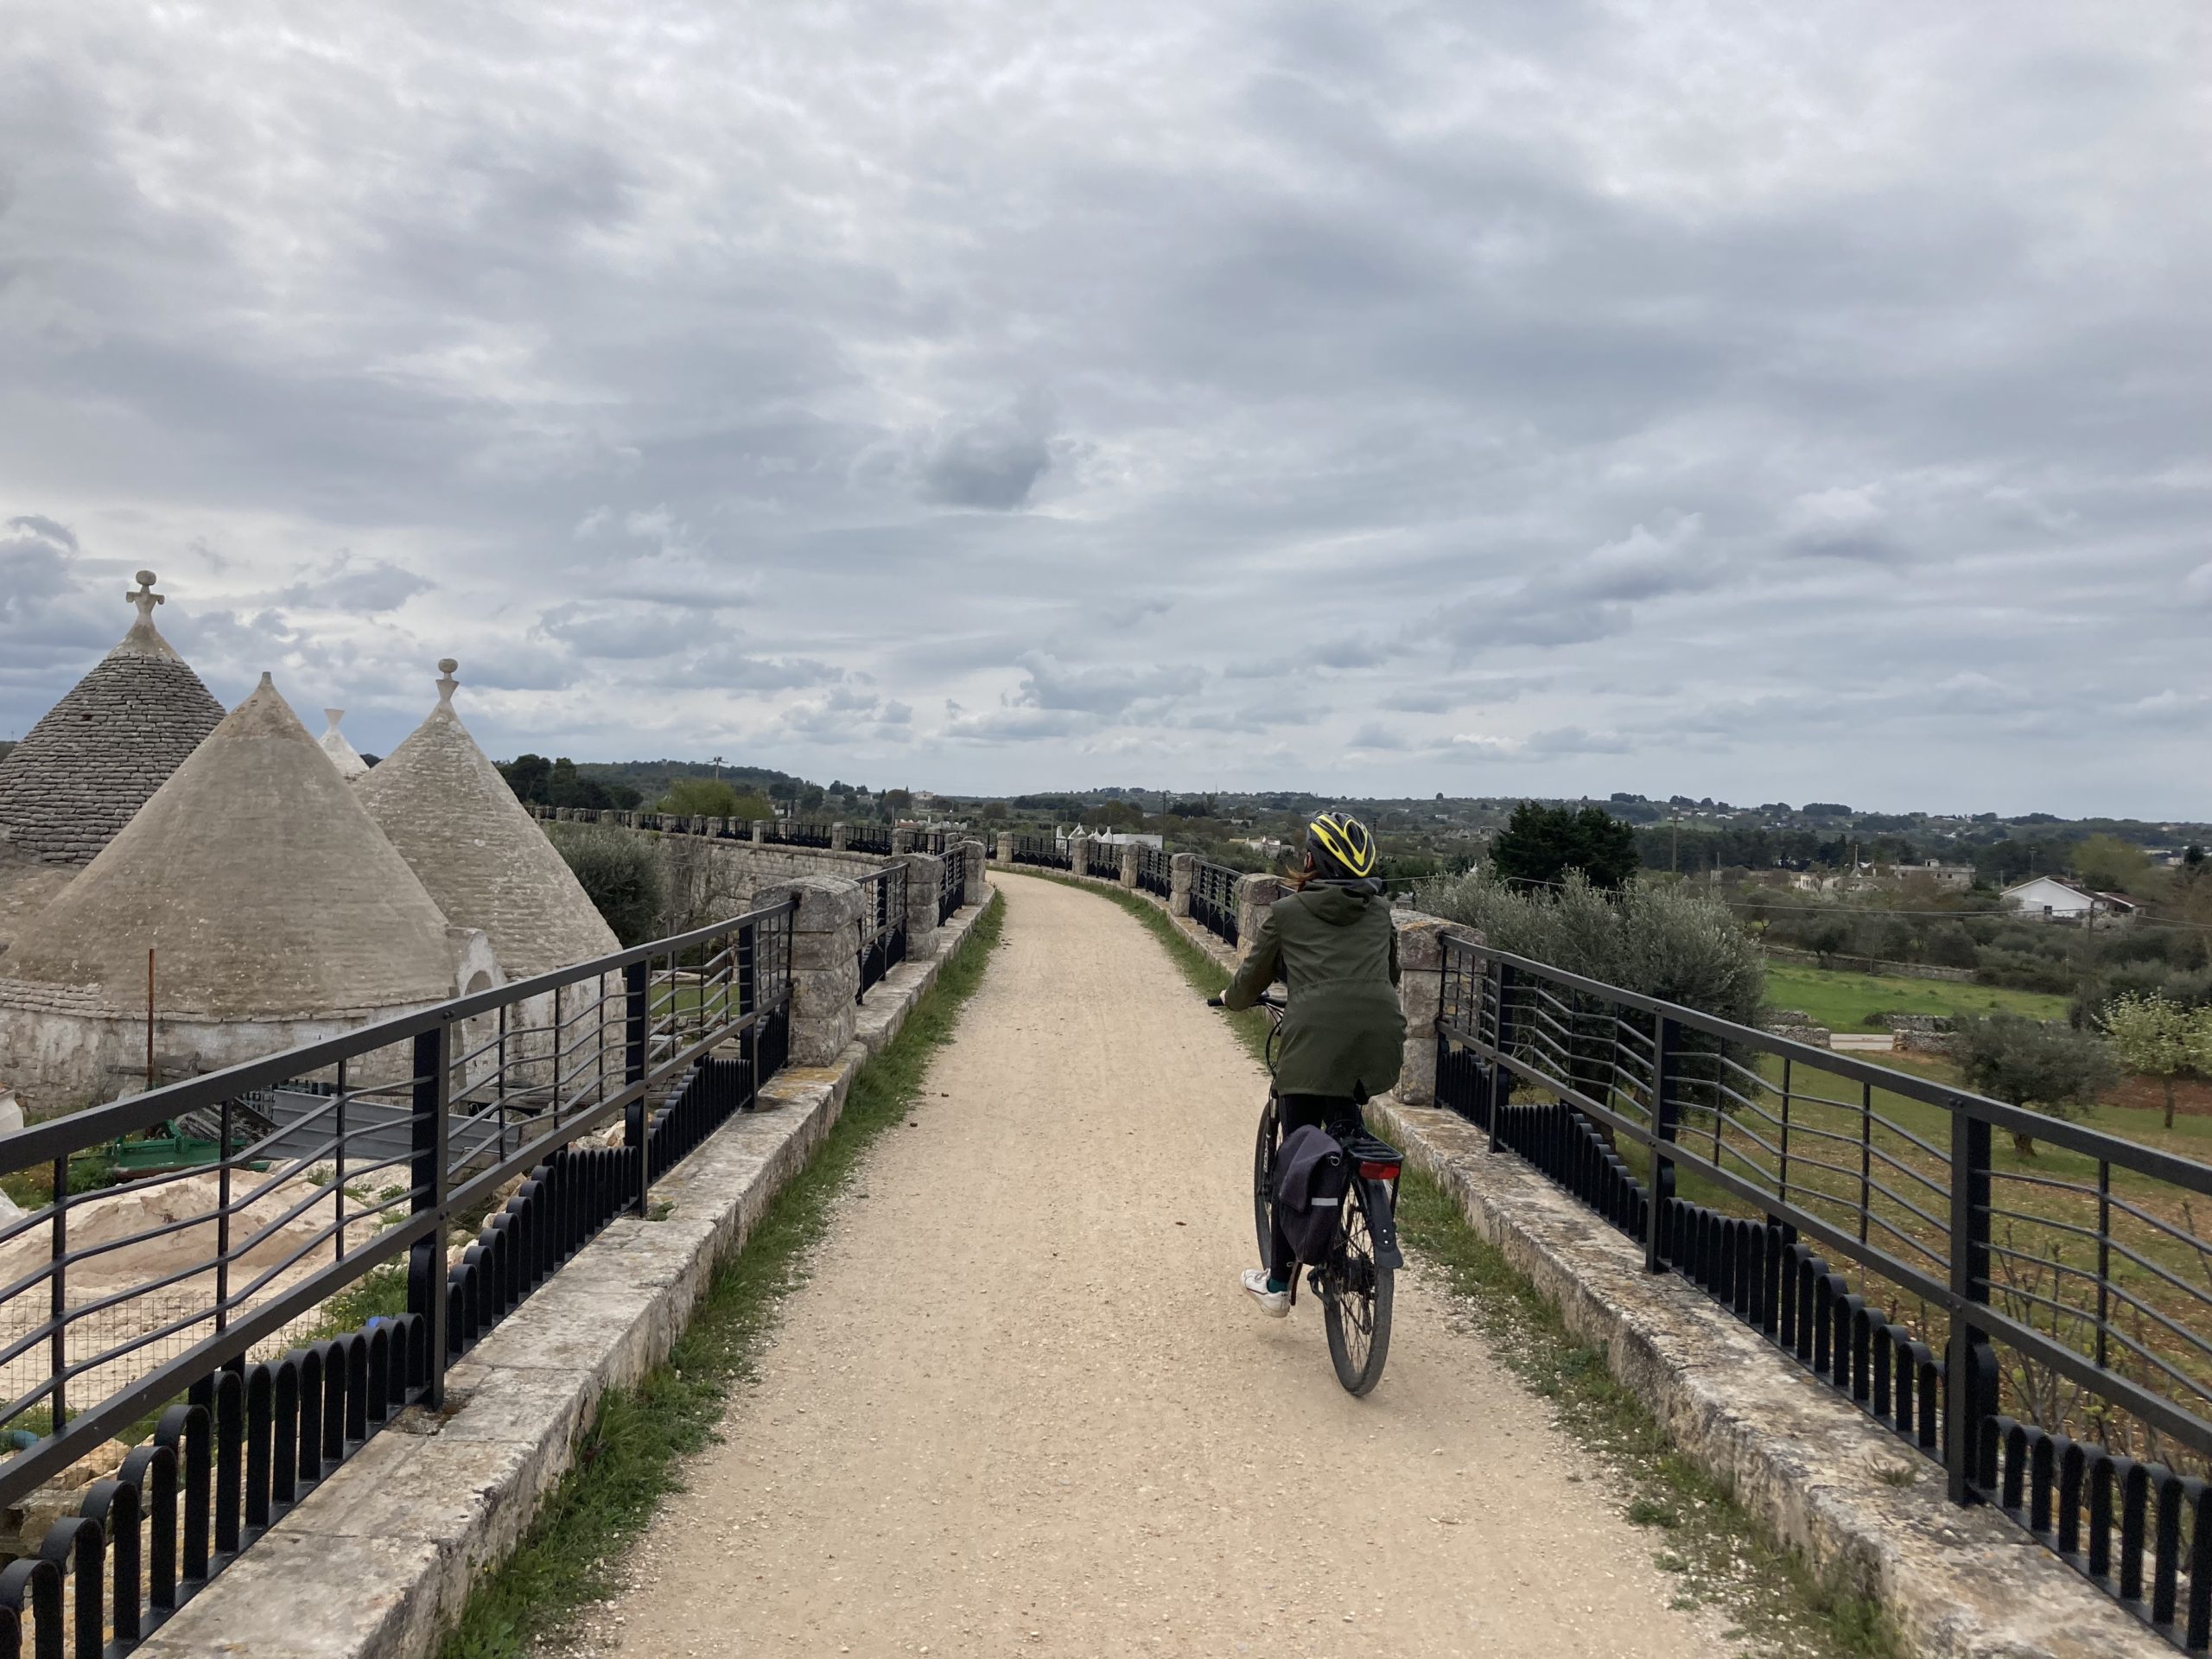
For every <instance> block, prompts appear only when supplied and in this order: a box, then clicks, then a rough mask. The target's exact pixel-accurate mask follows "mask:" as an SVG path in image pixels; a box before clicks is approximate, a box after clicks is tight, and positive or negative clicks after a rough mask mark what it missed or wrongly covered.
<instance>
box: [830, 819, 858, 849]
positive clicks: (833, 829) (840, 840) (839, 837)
mask: <svg viewBox="0 0 2212 1659" xmlns="http://www.w3.org/2000/svg"><path fill="white" fill-rule="evenodd" d="M852 844H853V827H852V825H850V824H849V823H833V824H831V825H830V826H829V850H830V851H831V852H833V853H842V852H843V851H844V850H845V849H846V848H848V847H849V846H851V845H852Z"/></svg>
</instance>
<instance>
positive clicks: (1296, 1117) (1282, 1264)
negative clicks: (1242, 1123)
mask: <svg viewBox="0 0 2212 1659" xmlns="http://www.w3.org/2000/svg"><path fill="white" fill-rule="evenodd" d="M1275 1104H1276V1107H1277V1109H1278V1115H1279V1116H1280V1118H1281V1125H1280V1132H1279V1134H1278V1135H1277V1137H1276V1141H1275V1145H1276V1146H1277V1147H1281V1145H1282V1143H1283V1142H1284V1141H1287V1140H1289V1139H1290V1134H1291V1131H1292V1130H1293V1129H1296V1128H1303V1127H1304V1126H1305V1125H1306V1124H1308V1123H1312V1124H1315V1125H1318V1126H1319V1128H1331V1127H1332V1126H1334V1125H1338V1124H1355V1123H1357V1122H1359V1103H1358V1102H1357V1101H1356V1100H1353V1099H1351V1098H1350V1097H1348V1096H1343V1095H1278V1096H1276V1097H1275ZM1297 1270H1298V1252H1297V1251H1295V1250H1294V1249H1291V1248H1290V1242H1289V1241H1288V1240H1287V1239H1286V1238H1284V1237H1283V1236H1282V1222H1281V1218H1280V1217H1278V1216H1277V1215H1276V1214H1275V1207H1274V1205H1273V1204H1272V1203H1270V1204H1269V1205H1268V1277H1269V1278H1270V1279H1273V1280H1274V1281H1276V1282H1277V1283H1279V1284H1285V1285H1287V1284H1288V1283H1289V1282H1290V1275H1291V1274H1294V1273H1295V1272H1296V1271H1297Z"/></svg>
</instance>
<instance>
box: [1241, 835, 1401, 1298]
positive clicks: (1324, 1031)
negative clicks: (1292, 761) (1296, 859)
mask: <svg viewBox="0 0 2212 1659" xmlns="http://www.w3.org/2000/svg"><path fill="white" fill-rule="evenodd" d="M1375 869H1376V851H1375V837H1374V836H1371V835H1370V834H1369V833H1368V829H1367V826H1366V825H1365V824H1363V823H1361V822H1360V821H1359V820H1358V819H1357V818H1355V817H1352V816H1351V814H1349V813H1345V812H1324V813H1322V814H1321V816H1320V817H1317V818H1315V819H1314V820H1313V823H1310V824H1308V825H1307V826H1306V863H1305V868H1304V869H1302V870H1301V871H1300V873H1299V874H1296V875H1294V876H1293V877H1292V878H1291V886H1292V888H1293V891H1292V892H1290V893H1287V894H1286V895H1285V896H1283V897H1282V898H1281V899H1276V900H1275V902H1274V904H1273V905H1271V906H1268V913H1267V914H1266V915H1265V916H1263V917H1262V918H1260V926H1259V931H1258V932H1257V933H1256V934H1255V935H1254V937H1253V939H1252V947H1251V950H1250V951H1249V954H1248V955H1247V956H1246V957H1245V958H1244V961H1243V964H1242V965H1241V966H1240V967H1239V968H1238V969H1237V970H1236V978H1235V979H1234V980H1233V981H1231V982H1230V987H1229V988H1228V989H1227V990H1226V991H1224V993H1223V994H1222V999H1221V1000H1222V1004H1223V1006H1224V1007H1230V1008H1249V1007H1252V1006H1253V1005H1254V1004H1255V1003H1256V1002H1257V1001H1259V1000H1260V997H1261V995H1262V994H1263V993H1264V992H1265V991H1266V990H1267V988H1268V986H1270V985H1272V984H1273V983H1274V982H1275V980H1276V979H1278V978H1281V980H1282V981H1283V982H1284V985H1285V986H1286V988H1287V1001H1288V1003H1289V1007H1288V1010H1287V1012H1286V1013H1285V1014H1284V1015H1283V1020H1282V1031H1281V1037H1280V1039H1279V1041H1278V1044H1277V1046H1276V1049H1275V1071H1274V1085H1275V1094H1276V1098H1277V1100H1278V1101H1279V1102H1280V1103H1281V1125H1282V1131H1281V1132H1282V1134H1283V1135H1284V1136H1285V1137H1286V1138H1287V1137H1288V1135H1290V1132H1291V1131H1292V1130H1293V1129H1295V1128H1299V1127H1300V1125H1301V1124H1306V1123H1313V1124H1318V1125H1319V1126H1320V1127H1321V1128H1329V1127H1330V1126H1332V1125H1333V1124H1340V1123H1344V1122H1348V1121H1349V1122H1357V1119H1358V1116H1359V1108H1360V1106H1361V1104H1362V1103H1364V1102H1366V1101H1367V1100H1369V1099H1370V1098H1372V1097H1373V1096H1376V1095H1379V1094H1381V1093H1382V1092H1383V1090H1386V1089H1389V1088H1391V1087H1393V1086H1394V1085H1395V1084H1396V1083H1397V1081H1398V1065H1399V1062H1400V1059H1401V1058H1402V1055H1403V1052H1404V1049H1405V1040H1406V1019H1405V1014H1404V1012H1403V1010H1402V1008H1401V1007H1399V1004H1398V990H1397V985H1398V931H1397V929H1396V927H1395V925H1393V924H1392V922H1391V920H1390V906H1389V900H1388V899H1385V898H1384V897H1383V882H1382V880H1381V878H1379V877H1378V876H1377V875H1376V874H1375ZM1297 1269H1298V1260H1297V1256H1296V1254H1295V1253H1294V1251H1293V1250H1292V1249H1291V1247H1290V1245H1289V1243H1288V1242H1287V1241H1286V1240H1285V1239H1284V1237H1283V1234H1282V1227H1281V1224H1280V1223H1277V1224H1275V1225H1274V1238H1273V1242H1272V1243H1271V1245H1270V1247H1269V1249H1268V1262H1267V1263H1266V1264H1265V1265H1264V1266H1262V1267H1257V1268H1248V1269H1246V1271H1245V1274H1244V1288H1245V1289H1246V1290H1248V1291H1249V1292H1250V1293H1251V1294H1252V1297H1253V1300H1255V1301H1256V1302H1258V1303H1259V1305H1260V1309H1261V1311H1262V1313H1266V1314H1268V1316H1270V1317H1271V1318H1274V1319H1281V1318H1282V1317H1283V1316H1284V1315H1285V1314H1287V1313H1289V1312H1290V1276H1291V1274H1294V1272H1296V1271H1297Z"/></svg>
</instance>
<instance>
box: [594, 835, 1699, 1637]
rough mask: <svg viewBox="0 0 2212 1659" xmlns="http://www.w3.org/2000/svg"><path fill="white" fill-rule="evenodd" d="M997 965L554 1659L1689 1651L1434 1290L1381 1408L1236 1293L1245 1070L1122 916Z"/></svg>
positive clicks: (1315, 1330) (1103, 912)
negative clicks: (664, 1501)
mask: <svg viewBox="0 0 2212 1659" xmlns="http://www.w3.org/2000/svg"><path fill="white" fill-rule="evenodd" d="M999 886H1000V887H1001V888H1002V889H1003V890H1004V891H1005V893H1006V896H1007V935H1006V944H1005V945H1004V946H1003V948H1002V949H1001V951H1000V953H999V955H998V957H997V959H996V960H995V963H994V964H993V966H992V968H991V969H990V972H989V973H988V976H986V978H985V982H984V984H983V986H982V989H981V990H980V991H979V992H978V994H977V995H976V999H975V1001H973V1002H972V1003H971V1004H970V1005H969V1010H968V1013H967V1014H966V1016H965V1018H964V1020H963V1024H962V1026H961V1027H960V1031H959V1033H958V1035H957V1038H956V1039H955V1040H954V1042H953V1043H952V1044H951V1045H950V1046H949V1047H947V1048H946V1049H945V1050H944V1052H943V1053H942V1054H941V1055H940V1056H939V1058H938V1062H937V1065H936V1067H935V1070H934V1071H933V1073H932V1075H931V1079H930V1083H929V1085H928V1089H929V1094H928V1097H927V1098H925V1100H924V1102H923V1103H922V1104H921V1106H920V1107H919V1108H918V1110H917V1111H916V1113H915V1115H914V1121H913V1123H912V1125H911V1126H910V1127H907V1128H900V1129H898V1130H895V1131H893V1132H892V1133H891V1134H890V1135H888V1136H887V1138H886V1139H885V1140H884V1141H881V1142H880V1143H879V1144H878V1146H877V1147H875V1149H874V1152H873V1153H872V1154H871V1156H870V1157H869V1159H868V1162H867V1164H866V1165H865V1166H864V1168H863V1170H862V1172H861V1176H860V1178H859V1179H858V1180H857V1181H856V1183H855V1185H854V1187H853V1188H852V1190H851V1191H850V1192H848V1193H847V1194H846V1196H845V1197H844V1198H843V1199H842V1200H841V1203H840V1208H839V1211H838V1215H837V1217H836V1222H835V1224H834V1226H833V1228H832V1230H831V1234H830V1237H829V1242H828V1243H826V1245H825V1246H824V1248H823V1249H822V1251H821V1253H820V1255H819V1258H818V1259H817V1262H815V1264H814V1270H813V1275H812V1277H811V1279H810V1281H809V1282H808V1283H807V1284H806V1285H805V1286H804V1287H803V1288H801V1289H800V1290H799V1291H798V1292H797V1293H795V1294H793V1295H792V1297H791V1299H790V1300H789V1302H788V1303H787V1305H786V1306H785V1311H784V1319H783V1324H782V1329H781V1332H780V1334H779V1338H778V1339H777V1341H776V1342H775V1344H774V1345H773V1347H772V1349H771V1350H770V1351H768V1353H767V1354H766V1356H765V1357H764V1359H763V1363H762V1367H761V1376H760V1381H759V1382H758V1383H757V1384H754V1385H753V1386H751V1387H748V1388H747V1389H742V1390H741V1391H740V1393H739V1394H738V1395H736V1396H735V1397H734V1399H733V1401H732V1402H731V1408H730V1413H729V1416H728V1422H727V1425H726V1431H725V1433H726V1438H725V1440H724V1442H723V1443H722V1444H721V1445H720V1446H716V1447H715V1448H714V1449H712V1450H711V1451H709V1452H707V1453H705V1454H704V1455H702V1457H701V1458H700V1459H699V1460H698V1462H697V1464H696V1465H695V1467H694V1468H693V1469H692V1471H690V1477H689V1484H690V1491H688V1492H687V1493H685V1494H683V1496H681V1497H677V1498H675V1499H674V1500H672V1501H671V1503H670V1505H669V1507H668V1510H667V1511H666V1513H665V1514H664V1516H663V1518H662V1519H661V1520H660V1521H659V1522H658V1524H657V1525H656V1526H655V1528H654V1529H653V1531H652V1535H651V1536H650V1538H649V1539H648V1540H647V1541H646V1542H645V1545H644V1546H643V1547H642V1548H641V1549H640V1550H639V1554H638V1555H637V1557H636V1559H635V1560H633V1561H632V1564H631V1567H630V1568H629V1570H628V1572H629V1582H630V1588H629V1589H628V1590H627V1591H626V1592H625V1593H624V1594H623V1595H622V1596H621V1597H620V1598H618V1599H616V1600H615V1601H613V1603H611V1604H608V1605H606V1606H604V1607H602V1608H601V1609H598V1610H596V1611H595V1612H594V1615H593V1616H592V1618H590V1619H589V1620H588V1624H587V1625H586V1626H585V1628H584V1629H582V1630H580V1631H578V1632H576V1633H575V1635H574V1636H573V1637H571V1644H572V1645H571V1647H570V1650H571V1651H582V1652H586V1653H618V1652H619V1653H620V1654H623V1655H626V1656H636V1659H665V1656H671V1655H686V1654H711V1655H717V1656H719V1655H755V1654H836V1653H848V1652H849V1653H855V1654H867V1655H875V1654H903V1653H937V1654H947V1655H969V1654H981V1655H1000V1654H1022V1655H1038V1654H1050V1655H1065V1656H1078V1655H1080V1656H1090V1655H1128V1654H1146V1655H1153V1654H1209V1655H1211V1654H1236V1653H1252V1654H1264V1655H1269V1656H1277V1655H1300V1656H1303V1655H1340V1654H1341V1655H1358V1656H1363V1659H1396V1656H1409V1655H1442V1654H1468V1655H1475V1654H1482V1655H1495V1654H1514V1655H1576V1656H1580V1655H1591V1654H1601V1655H1606V1656H1615V1655H1630V1654H1633V1655H1654V1656H1666V1655H1677V1654H1679V1655H1684V1656H1688V1655H1691V1654H1700V1655H1710V1654H1712V1653H1713V1652H1715V1651H1718V1650H1721V1649H1724V1648H1726V1647H1727V1646H1731V1645H1732V1644H1730V1643H1722V1642H1719V1641H1718V1640H1716V1636H1717V1627H1716V1626H1715V1625H1714V1624H1713V1620H1712V1618H1711V1616H1710V1615H1706V1614H1698V1613H1686V1612H1678V1611H1670V1610H1669V1600H1670V1599H1671V1598H1672V1596H1673V1594H1674V1580H1672V1579H1671V1578H1670V1577H1669V1575H1668V1574H1667V1573H1662V1572H1661V1571H1660V1570H1659V1569H1658V1568H1657V1567H1655V1566H1654V1565H1653V1564H1652V1554H1653V1549H1654V1547H1655V1543H1656V1535H1653V1534H1650V1533H1648V1532H1642V1531H1639V1530H1637V1529H1635V1528H1632V1527H1630V1526H1629V1525H1628V1524H1627V1522H1624V1520H1622V1519H1621V1518H1620V1516H1618V1514H1617V1513H1616V1512H1615V1511H1614V1510H1612V1509H1611V1507H1609V1505H1608V1504H1607V1503H1606V1501H1605V1495H1604V1489H1603V1486H1602V1484H1600V1480H1599V1478H1598V1477H1597V1476H1596V1475H1595V1473H1594V1471H1593V1472H1592V1477H1591V1478H1589V1479H1587V1480H1584V1479H1580V1478H1578V1474H1577V1471H1578V1470H1579V1469H1580V1467H1581V1465H1580V1462H1579V1460H1578V1459H1577V1457H1576V1454H1575V1452H1574V1450H1573V1447H1572V1446H1570V1445H1569V1444H1568V1443H1567V1441H1566V1440H1564V1439H1563V1438H1562V1437H1561V1436H1560V1434H1559V1433H1558V1432H1557V1431H1556V1430H1555V1429H1554V1428H1553V1427H1551V1425H1550V1423H1549V1421H1548V1414H1547V1411H1546V1408H1545V1407H1544V1406H1543V1404H1542V1402H1539V1401H1537V1400H1535V1398H1533V1397H1532V1396H1530V1395H1528V1394H1527V1393H1525V1392H1524V1391H1522V1389H1520V1388H1519V1387H1518V1386H1517V1385H1516V1383H1514V1382H1513V1381H1512V1380H1511V1378H1510V1376H1508V1375H1507V1374H1506V1373H1505V1372H1504V1371H1503V1369H1502V1368H1501V1367H1500V1366H1499V1365H1498V1364H1497V1362H1496V1361H1495V1360H1494V1359H1493V1358H1492V1357H1491V1354H1490V1353H1489V1352H1488V1351H1486V1350H1485V1348H1484V1346H1483V1344H1482V1343H1481V1341H1480V1340H1479V1338H1477V1337H1476V1336H1474V1335H1472V1334H1471V1333H1469V1332H1466V1331H1465V1330H1464V1329H1459V1328H1454V1325H1453V1321H1452V1319H1451V1317H1450V1309H1449V1307H1448V1306H1447V1305H1446V1301H1445V1300H1444V1299H1443V1297H1442V1296H1441V1295H1440V1294H1438V1292H1437V1291H1436V1290H1435V1289H1434V1287H1433V1286H1432V1285H1429V1284H1426V1283H1424V1282H1422V1275H1420V1274H1409V1275H1404V1277H1405V1278H1406V1279H1408V1280H1409V1281H1410V1282H1406V1283H1403V1284H1402V1287H1401V1289H1400V1293H1399V1299H1398V1306H1397V1319H1396V1337H1395V1342H1394V1344H1393V1346H1392V1349H1391V1353H1390V1362H1389V1371H1388V1373H1387V1374H1386V1375H1385V1376H1384V1378H1383V1383H1382V1386H1381V1387H1380V1388H1379V1389H1377V1390H1376V1392H1375V1394H1374V1395H1371V1396H1370V1398H1368V1399H1366V1400H1364V1401H1355V1400H1352V1399H1351V1398H1349V1397H1348V1396H1347V1395H1345V1394H1344V1392H1343V1391H1342V1390H1341V1389H1339V1388H1338V1386H1337V1383H1336V1378H1335V1375H1334V1373H1333V1372H1332V1370H1331V1369H1330V1365H1329V1357H1328V1351H1327V1346H1326V1344H1325V1338H1324V1337H1323V1335H1322V1331H1321V1323H1320V1318H1319V1310H1318V1308H1316V1307H1315V1306H1314V1305H1313V1303H1312V1302H1311V1301H1309V1300H1304V1299H1301V1300H1300V1303H1299V1306H1298V1308H1297V1310H1296V1312H1295V1313H1293V1315H1292V1316H1291V1318H1290V1319H1288V1320H1287V1321H1284V1322H1282V1323H1280V1324H1278V1323H1274V1322H1272V1321H1269V1320H1267V1319H1262V1317H1260V1316H1259V1314H1258V1313H1255V1311H1254V1310H1253V1309H1252V1308H1250V1307H1249V1306H1247V1305H1246V1302H1245V1298H1244V1296H1243V1293H1242V1292H1241V1291H1240V1290H1239V1289H1238V1288H1237V1287H1236V1274H1237V1271H1238V1269H1240V1268H1243V1267H1244V1266H1245V1265H1247V1264H1248V1263H1249V1262H1250V1261H1251V1260H1252V1256H1253V1241H1252V1224H1251V1210H1250V1201H1249V1160H1250V1147H1251V1134H1252V1128H1253V1126H1254V1123H1255V1120H1256V1117H1257V1115H1258V1111H1259V1107H1260V1103H1261V1101H1262V1098H1263V1096H1264V1092H1265V1090H1264V1082H1263V1077H1262V1072H1261V1071H1260V1069H1259V1068H1258V1067H1257V1066H1256V1065H1255V1064H1254V1063H1253V1061H1252V1060H1251V1058H1249V1056H1248V1055H1247V1054H1246V1053H1245V1052H1243V1049H1242V1048H1241V1047H1240V1046H1238V1044H1237V1042H1236V1039H1235V1038H1234V1037H1233V1036H1232V1035H1231V1034H1230V1032H1229V1030H1228V1028H1227V1027H1225V1026H1224V1024H1223V1023H1222V1021H1221V1020H1219V1019H1218V1017H1217V1016H1216V1015H1214V1014H1210V1013H1209V1012H1208V1011H1207V1010H1206V1009H1205V1007H1204V1006H1203V1004H1202V1003H1201V1001H1200V1000H1199V999H1198V996H1197V995H1194V994H1193V993H1192V992H1191V990H1190V989H1189V988H1188V986H1187V985H1186V984H1185V982H1184V980H1183V978H1182V976H1181V975H1180V974H1179V973H1178V972H1176V971H1175V970H1174V969H1173V966H1172V965H1171V964H1170V963H1168V962H1167V961H1166V959H1165V957H1164V955H1163V953H1162V951H1161V950H1160V945H1159V944H1158V942H1157V941H1155V940H1154V939H1153V938H1150V937H1148V936H1147V933H1146V932H1145V931H1144V930H1143V929H1142V928H1141V926H1140V925H1138V924H1137V923H1136V921H1135V920H1134V919H1133V918H1130V917H1128V916H1127V915H1125V914H1123V913H1122V912H1120V911H1119V910H1117V909H1116V908H1114V907H1113V906H1110V905H1109V904H1108V903H1107V902H1106V901H1105V900H1104V899H1101V898H1099V897H1097V896H1096V895H1094V894H1089V893H1082V892H1079V891H1076V890H1073V889H1071V888H1068V887H1058V886H1054V885H1052V884H1050V883H1047V882H1044V881H1039V880H1025V879H1021V878H1018V877H1016V878H1001V879H1000V880H999Z"/></svg>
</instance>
